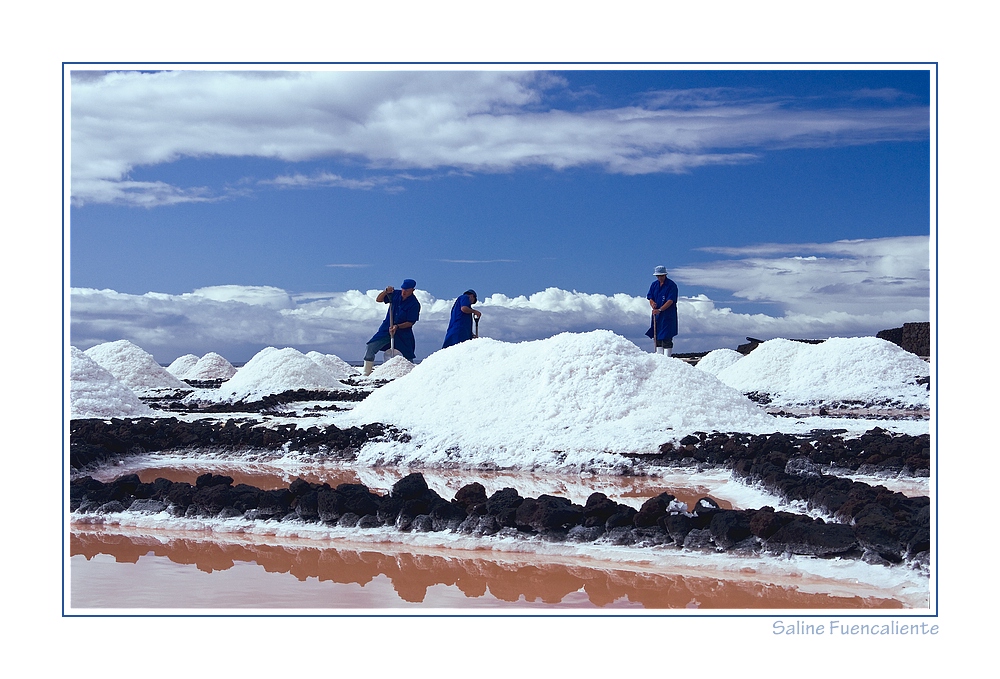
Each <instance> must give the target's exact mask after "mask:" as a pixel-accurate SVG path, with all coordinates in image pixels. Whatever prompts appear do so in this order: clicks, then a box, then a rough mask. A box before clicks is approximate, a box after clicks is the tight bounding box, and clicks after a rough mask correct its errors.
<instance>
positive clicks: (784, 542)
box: [764, 521, 858, 556]
mask: <svg viewBox="0 0 1000 679" xmlns="http://www.w3.org/2000/svg"><path fill="white" fill-rule="evenodd" d="M857 544H858V542H857V539H856V538H855V537H854V531H853V530H852V529H851V527H850V526H847V525H844V524H842V523H808V522H805V521H792V522H790V523H788V524H786V525H785V526H783V527H782V528H780V529H778V530H777V531H776V532H775V533H774V534H773V535H772V536H771V537H770V538H769V539H767V540H766V541H765V542H764V547H765V549H767V550H768V551H771V552H779V553H791V554H808V555H811V556H830V555H833V554H842V553H844V552H848V551H850V550H851V549H854V548H855V547H856V546H857Z"/></svg>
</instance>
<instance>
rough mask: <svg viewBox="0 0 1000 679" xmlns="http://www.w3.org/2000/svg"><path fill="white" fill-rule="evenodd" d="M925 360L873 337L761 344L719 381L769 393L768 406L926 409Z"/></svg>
mask: <svg viewBox="0 0 1000 679" xmlns="http://www.w3.org/2000/svg"><path fill="white" fill-rule="evenodd" d="M928 375H930V366H929V365H928V364H927V362H926V361H924V360H922V359H921V358H919V357H918V356H916V355H914V354H911V353H910V352H908V351H905V350H904V349H902V348H900V347H898V346H897V345H895V344H893V343H892V342H887V341H885V340H881V339H878V338H876V337H853V338H833V339H828V340H826V341H825V342H823V343H822V344H805V343H803V342H793V341H791V340H786V339H773V340H769V341H767V342H764V343H763V344H761V345H760V346H758V347H757V348H756V349H754V350H753V351H752V352H750V353H749V354H747V355H746V356H745V357H743V358H742V359H741V360H739V361H737V362H736V363H733V364H732V365H731V366H729V367H728V368H725V369H723V370H720V371H719V373H718V375H717V377H718V378H719V379H720V380H721V381H722V382H725V383H726V384H728V385H729V386H731V387H733V388H734V389H738V390H739V391H741V392H743V393H750V392H754V391H756V392H760V393H762V394H768V395H769V396H770V397H771V399H772V402H771V404H772V405H806V404H809V405H813V404H818V403H829V402H836V401H864V402H866V403H870V404H872V405H887V406H899V405H912V406H924V407H926V406H927V405H928V401H929V396H928V390H927V387H926V386H924V385H920V384H917V378H918V377H926V376H928Z"/></svg>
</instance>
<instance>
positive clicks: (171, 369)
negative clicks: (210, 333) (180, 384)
mask: <svg viewBox="0 0 1000 679" xmlns="http://www.w3.org/2000/svg"><path fill="white" fill-rule="evenodd" d="M197 364H198V357H197V356H195V355H194V354H184V355H183V356H178V357H177V358H175V359H174V362H173V363H171V364H170V365H168V366H167V372H168V373H170V374H171V375H173V376H174V377H176V378H177V379H179V380H183V379H184V378H186V377H187V374H188V372H189V371H190V370H191V369H192V368H193V367H195V366H196V365H197Z"/></svg>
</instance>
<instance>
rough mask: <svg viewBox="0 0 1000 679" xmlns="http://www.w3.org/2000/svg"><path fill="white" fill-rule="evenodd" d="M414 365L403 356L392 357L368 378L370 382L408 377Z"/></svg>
mask: <svg viewBox="0 0 1000 679" xmlns="http://www.w3.org/2000/svg"><path fill="white" fill-rule="evenodd" d="M413 368H414V365H413V364H412V363H410V362H409V361H408V360H406V358H405V357H404V356H393V357H392V358H390V359H389V360H388V361H386V362H385V363H383V364H382V365H380V366H379V367H377V368H375V370H374V371H372V374H371V375H369V376H368V379H371V380H395V379H398V378H400V377H402V376H403V375H409V374H410V371H411V370H413Z"/></svg>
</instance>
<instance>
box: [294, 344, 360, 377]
mask: <svg viewBox="0 0 1000 679" xmlns="http://www.w3.org/2000/svg"><path fill="white" fill-rule="evenodd" d="M306 356H308V357H309V358H311V359H312V360H314V361H316V363H317V364H318V365H319V366H320V367H321V368H323V369H324V370H326V371H327V372H328V373H330V374H331V375H333V376H334V377H336V378H337V379H340V378H344V377H356V376H357V375H359V374H360V372H361V371H360V370H358V369H357V368H355V367H354V366H352V365H351V364H350V363H348V362H347V361H345V360H344V359H342V358H341V357H340V356H335V355H334V354H321V353H320V352H318V351H310V352H309V353H308V354H306Z"/></svg>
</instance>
